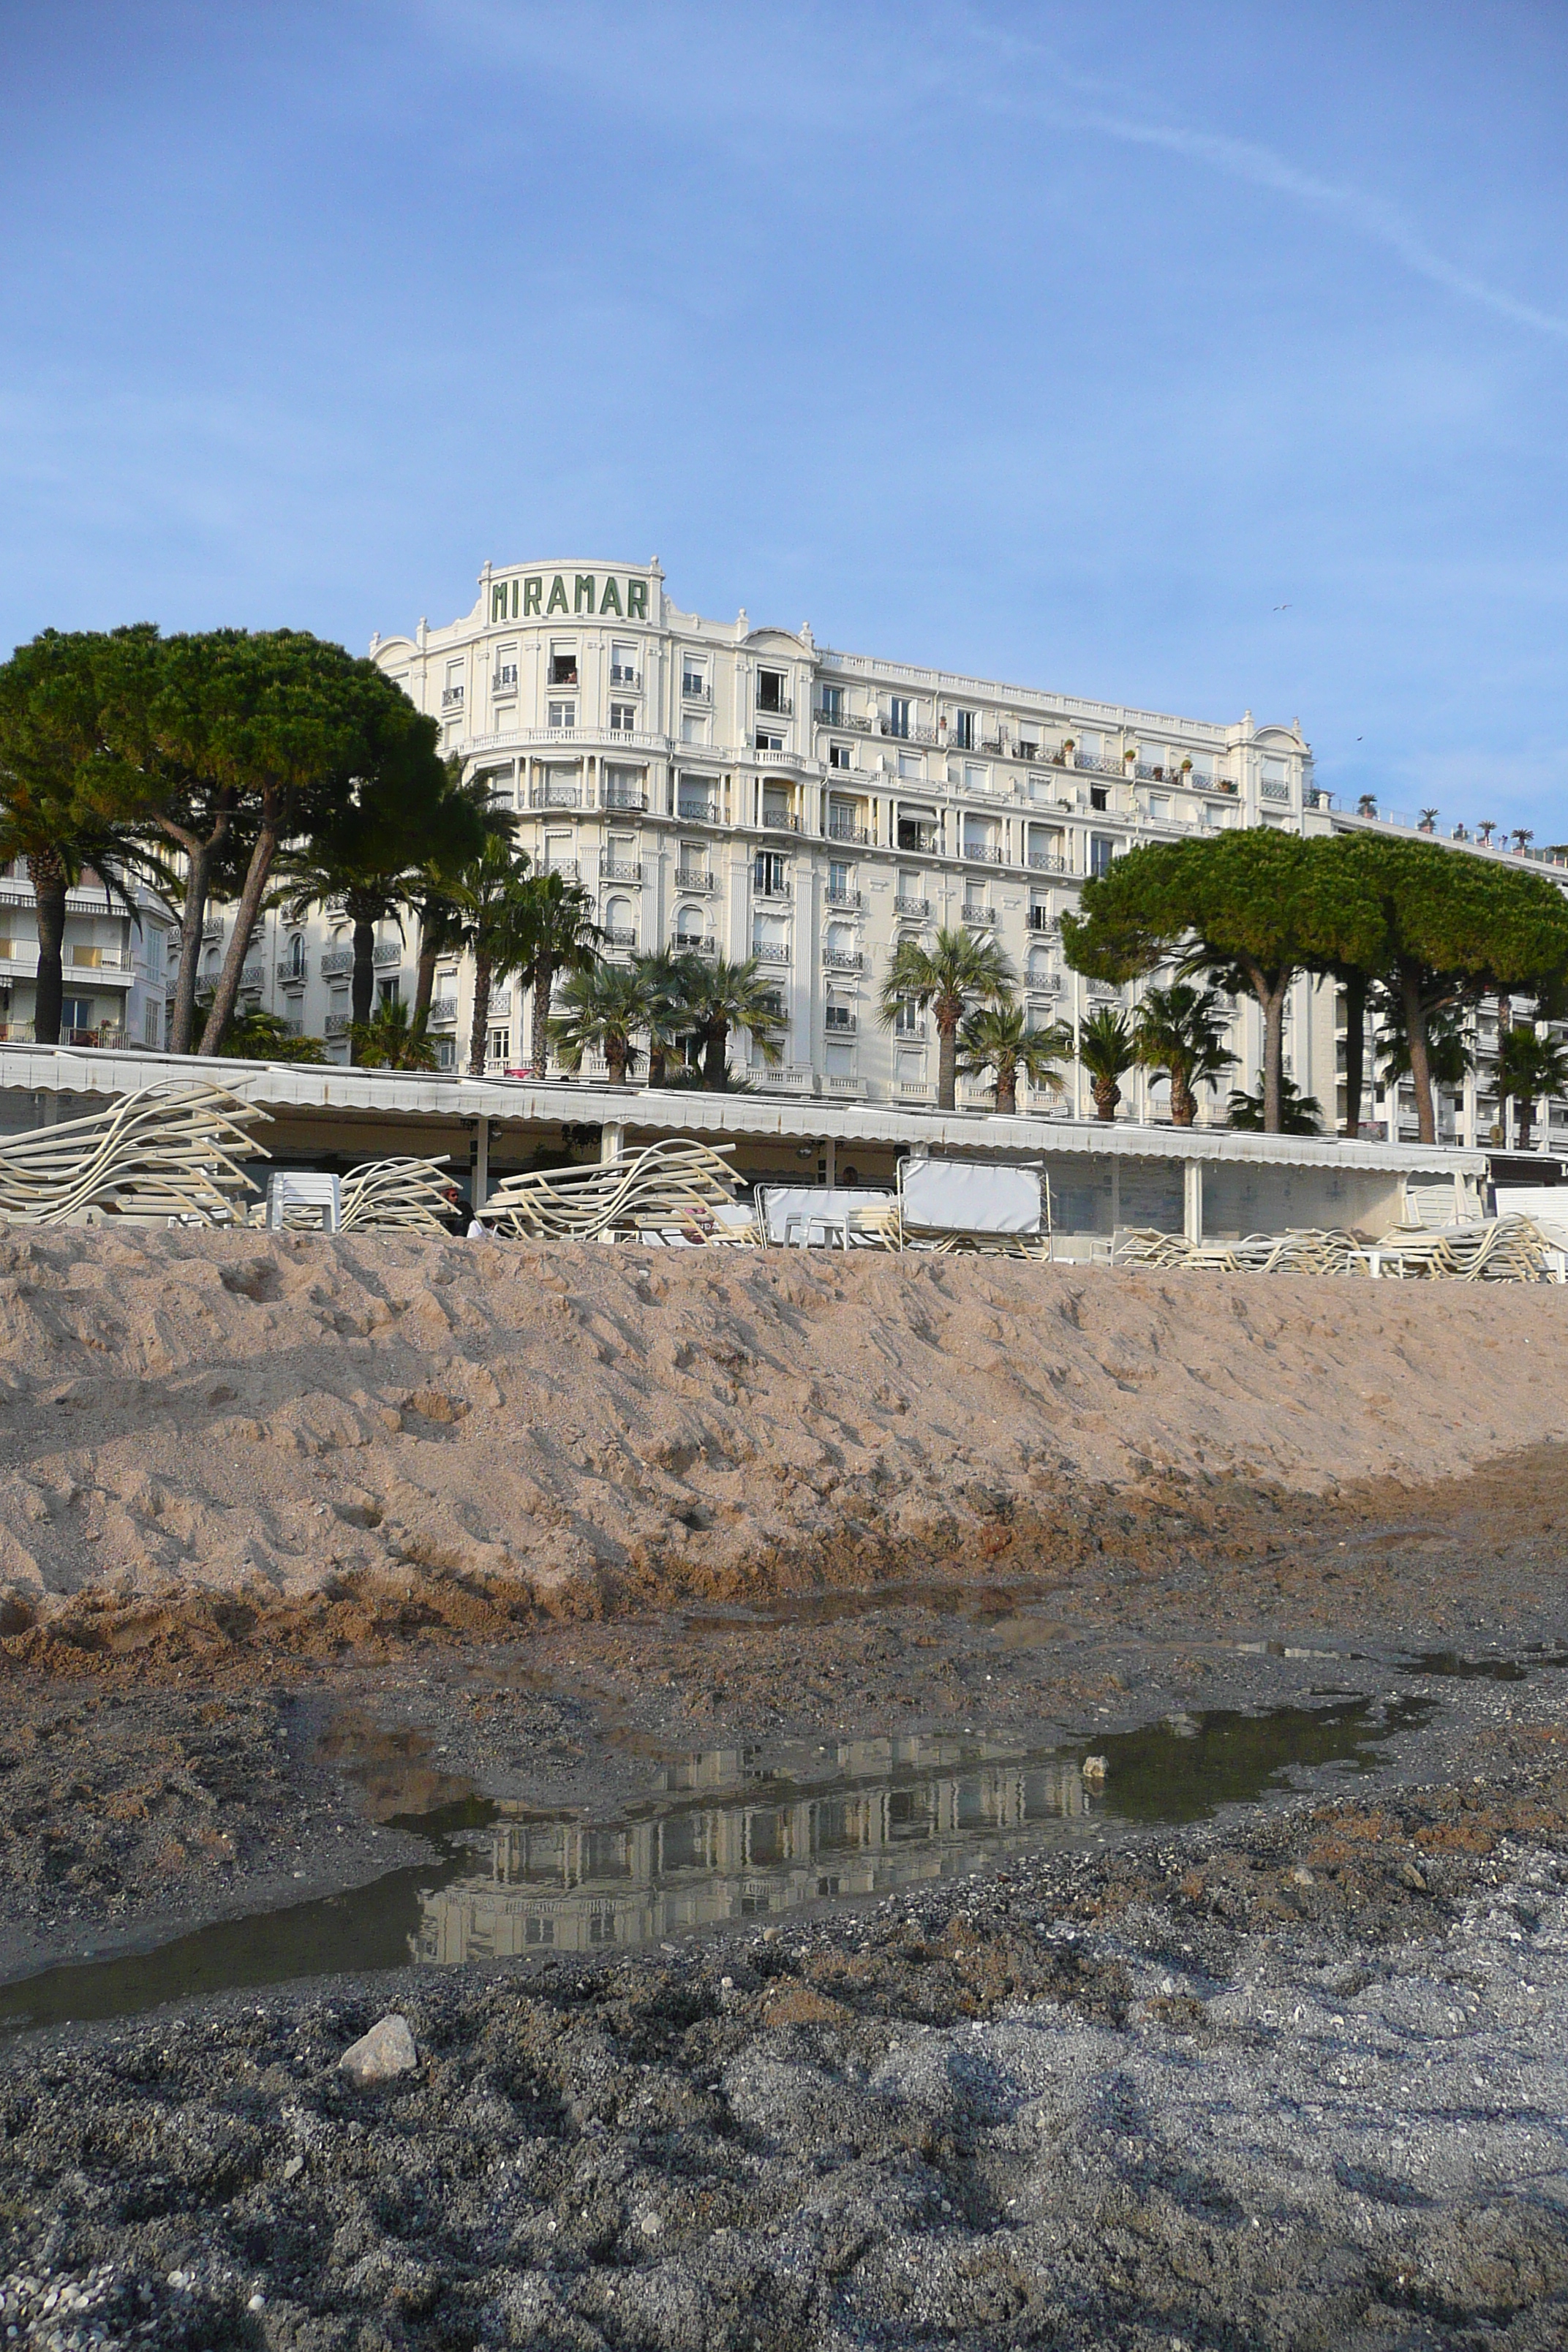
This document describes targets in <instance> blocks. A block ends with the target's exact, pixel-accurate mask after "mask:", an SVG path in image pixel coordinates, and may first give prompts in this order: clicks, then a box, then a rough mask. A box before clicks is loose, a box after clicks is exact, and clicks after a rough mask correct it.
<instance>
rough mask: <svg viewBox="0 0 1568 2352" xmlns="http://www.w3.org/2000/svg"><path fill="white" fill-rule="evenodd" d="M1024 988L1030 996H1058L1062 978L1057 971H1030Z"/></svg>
mask: <svg viewBox="0 0 1568 2352" xmlns="http://www.w3.org/2000/svg"><path fill="white" fill-rule="evenodd" d="M1025 986H1026V989H1027V990H1028V992H1029V994H1030V995H1031V996H1059V995H1060V994H1061V992H1062V976H1061V974H1060V972H1059V971H1032V972H1031V973H1030V974H1029V976H1028V979H1027V980H1026V982H1025Z"/></svg>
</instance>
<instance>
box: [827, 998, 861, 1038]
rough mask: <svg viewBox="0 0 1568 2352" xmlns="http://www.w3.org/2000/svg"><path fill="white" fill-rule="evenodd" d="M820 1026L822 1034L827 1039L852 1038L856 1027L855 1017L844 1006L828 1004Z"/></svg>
mask: <svg viewBox="0 0 1568 2352" xmlns="http://www.w3.org/2000/svg"><path fill="white" fill-rule="evenodd" d="M822 1026H823V1031H824V1034H826V1036H827V1037H829V1038H834V1037H853V1035H854V1034H855V1027H856V1022H855V1015H854V1013H851V1012H850V1011H849V1010H848V1008H847V1006H846V1005H842V1004H830V1005H829V1006H828V1008H827V1013H826V1019H825V1020H824V1022H823V1024H822Z"/></svg>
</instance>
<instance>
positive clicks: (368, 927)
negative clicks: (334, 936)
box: [349, 915, 375, 1062]
mask: <svg viewBox="0 0 1568 2352" xmlns="http://www.w3.org/2000/svg"><path fill="white" fill-rule="evenodd" d="M353 950H354V969H353V980H352V981H351V982H350V983H349V1018H350V1020H351V1021H353V1023H354V1024H355V1025H356V1026H358V1027H360V1028H363V1025H364V1024H365V1023H366V1022H367V1021H368V1020H369V1019H370V1016H371V1011H372V1006H373V1003H374V996H375V925H374V923H367V922H366V921H365V919H364V918H363V915H356V916H355V917H354V929H353ZM349 1059H350V1061H351V1062H352V1061H353V1045H350V1047H349Z"/></svg>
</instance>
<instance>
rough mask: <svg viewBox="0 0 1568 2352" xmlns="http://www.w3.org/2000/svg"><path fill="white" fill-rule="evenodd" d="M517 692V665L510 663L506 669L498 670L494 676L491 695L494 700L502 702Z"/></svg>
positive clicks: (491, 683)
mask: <svg viewBox="0 0 1568 2352" xmlns="http://www.w3.org/2000/svg"><path fill="white" fill-rule="evenodd" d="M516 692H517V667H516V665H515V663H514V664H511V665H510V666H509V667H507V668H506V669H498V670H497V672H496V674H495V676H494V677H492V678H491V680H490V696H491V698H492V700H494V701H496V702H500V701H502V700H504V699H505V698H506V697H507V696H508V695H512V694H515V693H516Z"/></svg>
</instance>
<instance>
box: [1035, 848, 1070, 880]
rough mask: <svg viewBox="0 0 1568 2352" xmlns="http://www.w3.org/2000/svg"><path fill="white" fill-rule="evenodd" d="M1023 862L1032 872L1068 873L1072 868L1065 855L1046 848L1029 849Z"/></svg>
mask: <svg viewBox="0 0 1568 2352" xmlns="http://www.w3.org/2000/svg"><path fill="white" fill-rule="evenodd" d="M1024 863H1025V864H1026V866H1028V868H1029V870H1030V872H1031V873H1033V874H1068V873H1070V872H1071V870H1072V869H1071V867H1070V866H1068V861H1067V859H1066V858H1065V857H1058V856H1057V855H1056V853H1055V851H1054V850H1048V849H1031V850H1030V852H1029V855H1028V856H1027V857H1026V859H1025V861H1024Z"/></svg>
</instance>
